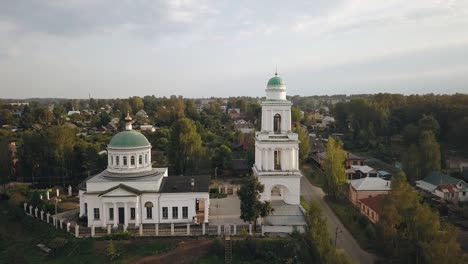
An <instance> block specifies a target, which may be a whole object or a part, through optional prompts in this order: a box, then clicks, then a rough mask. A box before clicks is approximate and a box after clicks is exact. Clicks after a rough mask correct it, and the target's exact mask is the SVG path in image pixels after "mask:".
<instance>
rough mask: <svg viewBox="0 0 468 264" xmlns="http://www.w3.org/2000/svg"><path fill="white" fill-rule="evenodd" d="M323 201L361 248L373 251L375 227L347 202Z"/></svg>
mask: <svg viewBox="0 0 468 264" xmlns="http://www.w3.org/2000/svg"><path fill="white" fill-rule="evenodd" d="M325 201H326V202H327V203H328V205H329V206H330V208H331V209H332V210H333V211H334V212H335V214H336V215H337V216H338V217H339V218H340V220H341V222H342V223H343V225H344V226H345V227H346V229H348V230H349V232H351V234H352V235H353V237H354V238H355V239H356V240H357V241H358V243H359V244H360V246H361V247H362V248H364V249H370V250H375V248H374V246H375V239H376V237H375V227H374V225H373V224H372V223H371V222H370V221H369V220H368V219H367V218H366V217H365V216H364V215H362V214H361V213H360V212H359V211H358V210H357V209H356V208H354V207H353V205H352V204H351V203H349V202H347V201H335V200H331V199H325Z"/></svg>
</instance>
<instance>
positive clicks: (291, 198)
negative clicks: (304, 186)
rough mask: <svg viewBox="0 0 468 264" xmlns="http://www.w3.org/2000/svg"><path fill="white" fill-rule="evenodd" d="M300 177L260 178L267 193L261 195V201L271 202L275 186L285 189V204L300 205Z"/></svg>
mask: <svg viewBox="0 0 468 264" xmlns="http://www.w3.org/2000/svg"><path fill="white" fill-rule="evenodd" d="M300 177H301V176H300V175H297V176H291V175H285V176H266V177H262V176H259V177H258V179H259V180H260V182H261V183H262V184H263V185H265V191H264V192H263V193H262V194H261V198H260V200H262V201H270V200H271V189H273V187H275V186H281V187H285V189H286V190H284V202H285V203H287V204H300V193H301V189H300Z"/></svg>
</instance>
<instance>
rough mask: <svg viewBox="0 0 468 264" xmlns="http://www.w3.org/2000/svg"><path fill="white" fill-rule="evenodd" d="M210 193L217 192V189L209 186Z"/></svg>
mask: <svg viewBox="0 0 468 264" xmlns="http://www.w3.org/2000/svg"><path fill="white" fill-rule="evenodd" d="M212 193H219V189H218V188H210V195H211V194H212Z"/></svg>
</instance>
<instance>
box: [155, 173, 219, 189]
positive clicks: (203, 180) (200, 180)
mask: <svg viewBox="0 0 468 264" xmlns="http://www.w3.org/2000/svg"><path fill="white" fill-rule="evenodd" d="M192 179H193V180H194V184H193V186H192V184H191V181H192ZM209 186H210V176H208V175H200V176H168V177H164V178H163V180H162V183H161V188H160V192H161V193H184V192H208V191H209Z"/></svg>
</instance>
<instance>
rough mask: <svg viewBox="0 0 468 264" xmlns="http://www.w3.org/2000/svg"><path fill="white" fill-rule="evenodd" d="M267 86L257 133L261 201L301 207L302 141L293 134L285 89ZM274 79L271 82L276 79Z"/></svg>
mask: <svg viewBox="0 0 468 264" xmlns="http://www.w3.org/2000/svg"><path fill="white" fill-rule="evenodd" d="M273 78H275V79H276V80H280V81H278V84H270V82H269V85H268V86H267V89H266V94H267V98H266V101H263V102H262V128H261V131H257V132H256V133H255V164H254V166H253V168H252V169H253V173H254V176H256V177H258V179H259V181H260V182H261V183H262V184H263V185H264V186H265V191H264V192H263V193H262V195H261V200H263V201H271V200H284V202H285V203H287V204H294V205H298V204H300V177H301V176H302V175H301V172H300V170H299V141H298V136H297V134H296V133H293V132H292V131H291V105H292V103H291V102H290V101H288V100H286V86H285V85H284V84H283V83H282V80H281V79H279V77H276V76H275V77H273ZM273 78H272V79H273Z"/></svg>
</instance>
